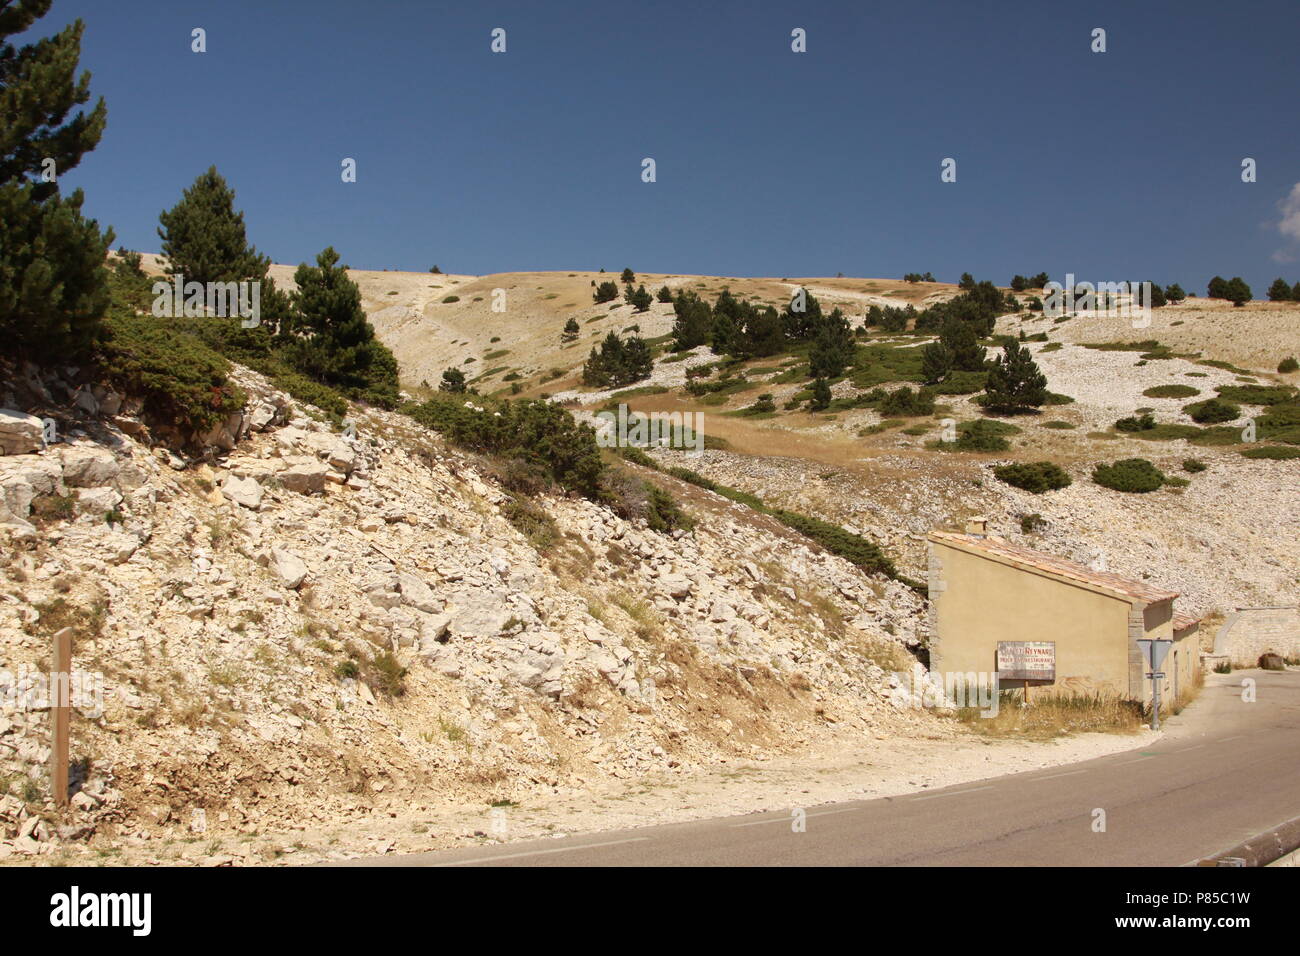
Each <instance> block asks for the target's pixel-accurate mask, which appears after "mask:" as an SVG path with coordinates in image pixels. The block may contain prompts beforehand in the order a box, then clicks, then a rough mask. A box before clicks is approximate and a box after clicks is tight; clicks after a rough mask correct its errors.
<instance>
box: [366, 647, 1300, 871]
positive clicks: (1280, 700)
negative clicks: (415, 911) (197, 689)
mask: <svg viewBox="0 0 1300 956" xmlns="http://www.w3.org/2000/svg"><path fill="white" fill-rule="evenodd" d="M1245 677H1249V678H1253V679H1254V680H1255V681H1256V684H1257V701H1256V702H1255V703H1249V704H1248V703H1244V702H1243V701H1242V699H1241V695H1242V690H1241V680H1242V678H1245ZM1166 729H1167V733H1166V735H1165V736H1164V738H1163V739H1162V740H1161V741H1160V742H1159V743H1158V744H1155V745H1152V746H1151V747H1150V748H1149V749H1142V750H1132V751H1128V752H1126V753H1121V754H1114V755H1111V756H1109V757H1101V758H1098V759H1096V760H1089V761H1086V762H1084V763H1076V764H1068V765H1064V766H1061V767H1056V768H1052V769H1047V770H1041V771H1035V772H1032V773H1020V774H1012V775H1008V776H1003V777H994V778H990V779H988V780H984V781H979V782H974V783H969V784H963V785H960V786H955V787H949V788H947V789H944V790H936V791H927V792H923V793H915V794H908V795H904V796H898V797H885V798H882V799H876V800H862V801H855V802H851V803H841V804H831V805H826V806H821V807H815V808H810V809H809V810H808V811H807V829H806V832H803V833H795V832H792V827H791V815H790V812H789V811H784V812H768V813H756V814H752V815H749V816H741V817H725V818H722V819H714V820H701V821H697V822H694V823H685V824H671V825H666V826H658V827H644V828H639V829H634V830H622V831H611V832H605V833H595V834H588V835H585V836H579V837H567V838H564V839H551V840H543V841H533V842H528V843H517V844H504V845H493V846H488V847H471V848H466V849H459V850H448V851H444V852H437V853H424V854H417V855H411V856H402V857H383V858H378V859H373V860H365V861H355V862H357V863H363V864H367V865H374V864H379V865H388V866H393V865H396V866H668V865H688V866H710V865H729V866H854V865H860V866H908V865H926V866H936V865H937V866H944V865H955V866H984V865H995V864H1009V865H1049V866H1050V865H1060V866H1080V865H1082V866H1130V865H1154V866H1162V865H1169V866H1174V865H1180V864H1185V863H1189V862H1192V861H1194V860H1196V859H1198V858H1200V857H1203V856H1209V855H1212V854H1214V853H1217V852H1221V851H1223V850H1226V849H1228V848H1230V847H1232V846H1235V845H1236V844H1238V843H1240V842H1242V841H1243V840H1245V839H1246V838H1248V837H1250V836H1253V835H1255V834H1257V833H1259V832H1261V831H1263V830H1268V829H1270V828H1272V827H1274V826H1276V825H1278V824H1280V823H1283V822H1285V821H1287V820H1290V819H1292V818H1294V817H1297V816H1300V671H1297V670H1294V669H1293V670H1291V671H1288V672H1285V673H1274V672H1266V671H1238V672H1236V673H1234V674H1232V675H1229V676H1223V675H1209V676H1208V678H1207V686H1206V688H1205V690H1204V691H1203V692H1202V695H1201V698H1200V699H1199V700H1198V701H1197V702H1196V704H1194V705H1193V706H1192V707H1190V708H1188V709H1187V710H1186V711H1184V712H1183V713H1182V714H1181V715H1179V716H1178V717H1175V718H1172V719H1170V720H1169V721H1167V723H1166ZM1096 809H1101V810H1104V811H1105V814H1106V816H1105V832H1104V833H1099V832H1094V830H1093V821H1094V810H1096Z"/></svg>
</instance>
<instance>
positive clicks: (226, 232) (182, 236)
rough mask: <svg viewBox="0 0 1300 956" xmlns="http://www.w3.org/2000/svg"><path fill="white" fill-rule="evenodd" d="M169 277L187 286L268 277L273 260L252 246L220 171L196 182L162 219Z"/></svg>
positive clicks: (161, 234) (211, 170)
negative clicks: (198, 283) (177, 277)
mask: <svg viewBox="0 0 1300 956" xmlns="http://www.w3.org/2000/svg"><path fill="white" fill-rule="evenodd" d="M158 219H159V221H160V222H161V223H162V226H161V227H160V228H159V229H158V237H159V238H160V239H162V253H163V255H164V256H165V257H166V258H167V273H168V274H169V275H180V276H184V277H185V281H186V282H242V281H245V280H253V281H257V280H261V279H264V278H265V277H266V270H267V267H268V266H269V265H270V263H271V260H270V259H269V258H267V257H266V256H261V255H258V253H257V250H256V249H254V248H253V247H252V246H250V245H249V244H248V237H247V235H246V234H245V231H244V214H243V213H242V212H236V211H235V191H234V190H233V189H231V188H230V186H229V185H228V184H227V183H226V181H225V179H224V178H222V176H221V174H220V173H218V172H217V167H215V166H210V167H208V171H207V172H206V173H203V174H202V175H200V176H199V177H198V179H196V180H194V185H192V186H190V188H189V189H187V190H185V192H184V194H183V195H182V196H181V200H180V202H178V203H177V204H176V205H175V206H173V207H172V208H171V209H168V210H165V211H164V212H163V213H162V215H160V216H159V217H158Z"/></svg>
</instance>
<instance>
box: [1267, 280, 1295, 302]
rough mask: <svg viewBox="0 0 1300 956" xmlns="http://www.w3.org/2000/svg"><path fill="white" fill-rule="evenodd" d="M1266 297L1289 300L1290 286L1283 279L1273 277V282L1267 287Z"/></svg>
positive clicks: (1282, 300)
mask: <svg viewBox="0 0 1300 956" xmlns="http://www.w3.org/2000/svg"><path fill="white" fill-rule="evenodd" d="M1268 297H1269V299H1271V300H1272V301H1274V302H1289V301H1290V299H1291V286H1290V285H1289V284H1288V283H1287V281H1286V280H1285V279H1282V278H1277V279H1274V280H1273V284H1272V285H1271V286H1269V287H1268Z"/></svg>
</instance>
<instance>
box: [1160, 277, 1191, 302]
mask: <svg viewBox="0 0 1300 956" xmlns="http://www.w3.org/2000/svg"><path fill="white" fill-rule="evenodd" d="M1165 298H1166V299H1168V300H1169V301H1170V302H1173V303H1175V304H1177V303H1179V302H1182V301H1183V300H1184V299H1186V298H1187V293H1186V292H1184V291H1183V287H1182V286H1180V285H1179V284H1178V283H1177V282H1175V283H1174V284H1173V285H1171V286H1166V287H1165Z"/></svg>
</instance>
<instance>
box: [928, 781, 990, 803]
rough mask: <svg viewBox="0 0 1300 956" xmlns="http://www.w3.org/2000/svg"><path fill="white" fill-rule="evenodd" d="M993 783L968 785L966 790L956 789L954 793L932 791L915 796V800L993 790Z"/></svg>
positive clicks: (935, 798) (936, 798)
mask: <svg viewBox="0 0 1300 956" xmlns="http://www.w3.org/2000/svg"><path fill="white" fill-rule="evenodd" d="M992 789H993V785H992V784H989V785H988V786H987V787H968V788H967V789H965V790H954V791H953V792H952V793H931V794H929V795H927V796H924V797H913V798H912V799H913V800H938V799H939V798H940V797H955V796H957V795H958V794H959V793H975V792H976V791H977V790H992Z"/></svg>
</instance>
